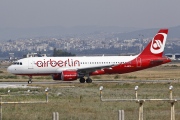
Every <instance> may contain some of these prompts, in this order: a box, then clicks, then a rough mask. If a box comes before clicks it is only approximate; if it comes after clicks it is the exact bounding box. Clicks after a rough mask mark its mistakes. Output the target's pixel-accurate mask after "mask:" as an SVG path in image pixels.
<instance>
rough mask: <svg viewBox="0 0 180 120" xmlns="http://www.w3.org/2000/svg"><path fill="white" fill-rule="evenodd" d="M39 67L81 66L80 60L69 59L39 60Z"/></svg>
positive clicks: (37, 63)
mask: <svg viewBox="0 0 180 120" xmlns="http://www.w3.org/2000/svg"><path fill="white" fill-rule="evenodd" d="M35 64H36V65H37V67H50V66H51V67H76V66H80V62H79V60H73V59H67V60H52V59H49V60H45V59H44V60H43V61H41V60H39V61H37V62H36V63H35Z"/></svg>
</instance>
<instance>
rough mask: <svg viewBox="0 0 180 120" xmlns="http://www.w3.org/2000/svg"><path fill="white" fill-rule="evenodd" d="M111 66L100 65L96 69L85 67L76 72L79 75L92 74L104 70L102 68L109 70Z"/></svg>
mask: <svg viewBox="0 0 180 120" xmlns="http://www.w3.org/2000/svg"><path fill="white" fill-rule="evenodd" d="M112 66H114V64H111V65H101V66H97V67H85V68H78V69H77V71H78V72H80V73H90V72H94V71H96V70H100V69H104V68H107V69H108V68H111V67H112Z"/></svg>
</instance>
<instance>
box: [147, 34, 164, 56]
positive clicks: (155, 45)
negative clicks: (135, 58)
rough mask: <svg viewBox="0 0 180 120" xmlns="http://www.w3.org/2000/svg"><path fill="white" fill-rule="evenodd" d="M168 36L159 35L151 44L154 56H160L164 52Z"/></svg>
mask: <svg viewBox="0 0 180 120" xmlns="http://www.w3.org/2000/svg"><path fill="white" fill-rule="evenodd" d="M166 38H167V34H165V33H158V34H157V35H156V36H155V37H154V38H153V40H152V43H151V48H150V50H151V52H152V53H154V54H159V53H162V52H163V51H164V46H165V43H166Z"/></svg>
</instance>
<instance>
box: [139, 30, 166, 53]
mask: <svg viewBox="0 0 180 120" xmlns="http://www.w3.org/2000/svg"><path fill="white" fill-rule="evenodd" d="M167 34H168V29H160V30H159V32H158V33H157V34H156V35H155V36H154V38H153V39H152V40H151V41H150V42H149V44H148V45H147V46H146V48H145V49H144V50H143V51H142V53H141V54H140V56H142V55H154V56H157V57H162V55H163V52H164V47H165V43H166V39H167Z"/></svg>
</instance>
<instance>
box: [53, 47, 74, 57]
mask: <svg viewBox="0 0 180 120" xmlns="http://www.w3.org/2000/svg"><path fill="white" fill-rule="evenodd" d="M53 56H54V57H56V56H76V55H75V54H72V53H71V52H67V51H63V50H56V48H54V51H53Z"/></svg>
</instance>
